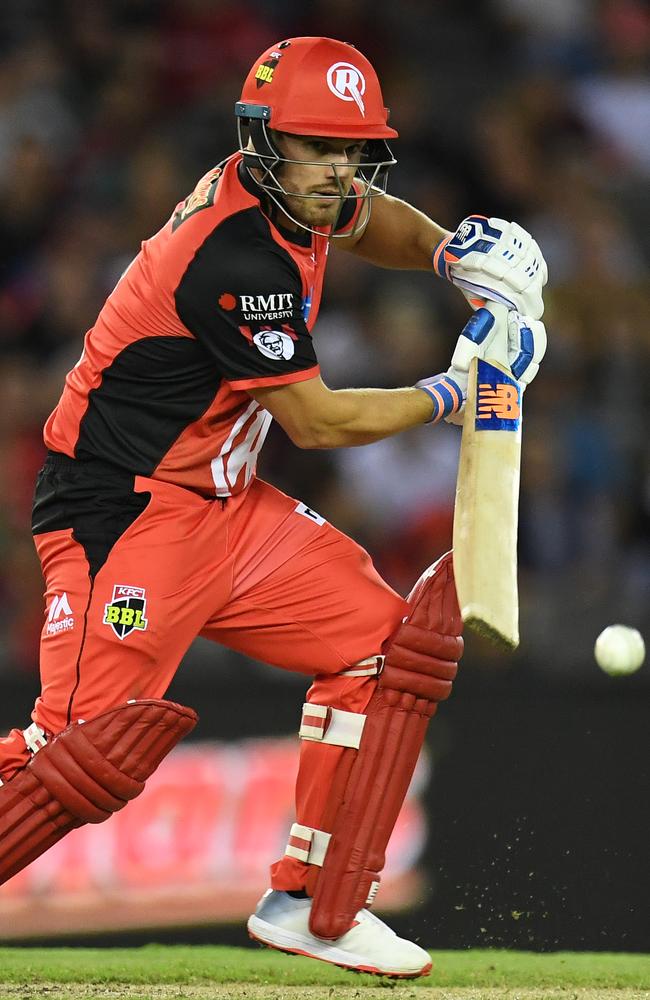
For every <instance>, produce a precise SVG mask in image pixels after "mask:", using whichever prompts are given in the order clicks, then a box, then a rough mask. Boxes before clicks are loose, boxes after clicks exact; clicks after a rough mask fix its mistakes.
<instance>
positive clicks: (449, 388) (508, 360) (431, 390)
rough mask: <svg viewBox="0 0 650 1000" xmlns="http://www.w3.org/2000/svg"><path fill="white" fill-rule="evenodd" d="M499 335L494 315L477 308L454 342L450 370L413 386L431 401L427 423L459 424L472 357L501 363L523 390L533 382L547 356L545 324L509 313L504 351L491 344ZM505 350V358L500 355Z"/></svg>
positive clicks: (516, 313) (461, 418) (518, 314)
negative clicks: (444, 421) (425, 394)
mask: <svg viewBox="0 0 650 1000" xmlns="http://www.w3.org/2000/svg"><path fill="white" fill-rule="evenodd" d="M498 332H499V331H498V326H497V324H496V322H495V318H494V316H493V314H492V313H491V312H490V311H489V310H488V309H485V308H483V307H481V308H479V309H477V311H476V312H475V313H474V315H473V316H471V317H470V319H469V321H468V322H467V323H466V324H465V326H464V327H463V330H462V332H461V334H460V336H459V338H458V340H457V341H456V347H455V348H454V353H453V355H452V358H451V366H450V368H449V369H448V370H447V371H446V372H445V373H444V374H442V375H433V376H432V377H430V378H424V379H421V380H420V381H419V382H417V383H416V388H417V389H423V390H424V391H425V392H427V393H428V395H429V396H430V397H431V399H432V400H433V402H434V410H433V414H432V415H431V418H430V419H429V420H428V421H427V423H436V422H437V421H438V420H442V419H444V420H446V421H447V423H450V424H462V422H463V414H464V409H465V401H466V399H467V381H468V377H469V366H470V364H471V362H472V358H476V357H478V358H488V357H494V358H495V360H497V361H501V362H502V363H503V364H504V365H505V366H506V367H507V368H509V369H510V371H511V374H512V376H513V378H515V379H516V380H517V381H518V382H519V385H520V386H521V388H522V391H523V390H524V389H525V388H526V386H527V385H529V384H530V382H532V381H533V379H534V378H535V376H536V375H537V372H538V371H539V366H540V363H541V361H542V358H543V357H544V354H545V353H546V328H545V326H544V324H543V323H542V322H541V320H537V319H531V318H530V317H529V316H522V315H521V314H520V313H518V312H516V311H514V310H513V311H511V312H509V313H508V337H507V343H506V342H505V341H504V349H501V348H499V349H497V346H496V345H495V343H494V341H495V338H496V337H497V335H498ZM504 350H505V356H502V355H503V353H504ZM459 396H460V403H458V397H459Z"/></svg>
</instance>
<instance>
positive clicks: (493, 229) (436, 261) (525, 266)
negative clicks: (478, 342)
mask: <svg viewBox="0 0 650 1000" xmlns="http://www.w3.org/2000/svg"><path fill="white" fill-rule="evenodd" d="M433 267H434V270H435V271H436V273H437V274H439V275H440V276H441V277H443V278H447V280H448V281H451V282H452V283H453V284H454V285H457V286H458V287H459V288H460V289H461V290H462V291H463V294H464V295H465V298H466V299H467V300H468V301H469V303H470V305H472V306H473V307H474V308H476V306H477V305H480V302H479V300H480V299H491V300H492V301H493V302H501V303H502V304H503V305H506V306H508V307H509V308H510V309H516V310H518V311H519V312H520V313H522V314H524V315H525V316H530V317H531V318H532V319H539V318H540V317H541V315H542V313H543V312H544V303H543V301H542V288H543V287H544V285H545V284H546V282H547V280H548V269H547V267H546V262H545V260H544V258H543V256H542V252H541V250H540V249H539V246H538V245H537V243H536V242H535V240H534V239H533V237H532V236H531V235H530V233H527V232H526V230H525V229H522V227H521V226H520V225H518V224H517V223H516V222H506V221H505V219H496V218H489V219H488V218H486V217H485V216H483V215H469V216H468V217H467V218H466V219H463V221H462V222H461V224H460V225H459V227H458V229H457V230H456V232H455V233H453V234H452V235H451V236H447V237H445V239H444V240H441V242H440V243H439V244H438V246H437V247H436V249H435V250H434V253H433Z"/></svg>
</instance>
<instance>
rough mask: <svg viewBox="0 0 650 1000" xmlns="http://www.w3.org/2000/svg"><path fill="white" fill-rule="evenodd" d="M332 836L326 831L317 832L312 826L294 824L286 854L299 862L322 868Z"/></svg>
mask: <svg viewBox="0 0 650 1000" xmlns="http://www.w3.org/2000/svg"><path fill="white" fill-rule="evenodd" d="M331 836H332V835H331V834H330V833H325V831H324V830H315V829H314V827H312V826H301V824H300V823H294V824H293V826H292V827H291V830H290V831H289V840H288V841H287V846H286V848H285V852H284V853H285V854H288V855H289V857H290V858H297V860H298V861H305V862H307V863H308V864H310V865H318V866H319V867H320V866H322V864H323V861H324V860H325V855H326V854H327V848H328V847H329V843H330V838H331Z"/></svg>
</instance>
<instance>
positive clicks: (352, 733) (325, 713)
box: [298, 702, 366, 750]
mask: <svg viewBox="0 0 650 1000" xmlns="http://www.w3.org/2000/svg"><path fill="white" fill-rule="evenodd" d="M365 721H366V717H365V715H362V714H361V713H359V712H343V711H342V710H341V709H339V708H330V707H329V705H314V704H312V703H311V702H306V703H305V704H304V705H303V706H302V721H301V724H300V731H299V733H298V735H299V736H300V738H301V739H302V740H312V741H315V742H320V743H331V744H332V745H333V746H336V747H354V749H355V750H358V749H359V744H360V743H361V735H362V733H363V727H364V724H365Z"/></svg>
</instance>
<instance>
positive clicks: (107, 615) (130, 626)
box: [103, 583, 149, 639]
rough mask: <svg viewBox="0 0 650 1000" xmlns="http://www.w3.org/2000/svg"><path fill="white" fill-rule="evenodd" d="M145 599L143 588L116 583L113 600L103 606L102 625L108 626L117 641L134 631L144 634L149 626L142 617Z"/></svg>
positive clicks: (144, 609)
mask: <svg viewBox="0 0 650 1000" xmlns="http://www.w3.org/2000/svg"><path fill="white" fill-rule="evenodd" d="M146 608H147V599H146V594H145V589H144V587H126V586H124V584H120V583H116V584H115V586H114V587H113V600H112V601H110V602H109V603H108V604H105V605H104V618H103V623H104V625H110V626H111V628H112V629H113V631H114V632H115V635H116V636H117V638H118V639H126V637H127V635H129V634H130V633H131V632H133V630H134V629H139V630H140V631H141V632H144V630H145V629H146V627H147V625H148V624H149V623H148V621H147V619H146V618H145V616H144V613H145V611H146Z"/></svg>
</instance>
